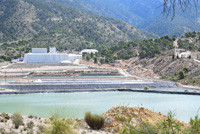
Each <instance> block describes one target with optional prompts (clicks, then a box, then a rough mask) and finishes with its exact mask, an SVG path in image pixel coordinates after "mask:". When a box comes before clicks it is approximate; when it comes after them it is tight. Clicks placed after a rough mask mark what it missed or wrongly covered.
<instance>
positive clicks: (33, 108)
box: [0, 92, 200, 122]
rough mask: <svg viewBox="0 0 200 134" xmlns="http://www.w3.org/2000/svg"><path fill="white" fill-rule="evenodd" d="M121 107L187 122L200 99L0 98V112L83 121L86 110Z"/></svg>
mask: <svg viewBox="0 0 200 134" xmlns="http://www.w3.org/2000/svg"><path fill="white" fill-rule="evenodd" d="M120 105H125V106H129V107H134V106H143V107H145V108H148V109H150V110H153V111H155V112H161V113H163V114H167V113H168V112H169V111H170V110H171V111H175V113H176V117H175V118H177V119H179V120H181V121H185V122H188V121H189V119H190V117H194V116H195V115H196V114H197V111H198V109H199V108H200V96H192V95H168V94H154V93H134V92H84V93H52V94H26V95H0V112H8V113H14V112H20V113H21V114H23V115H30V114H33V115H36V116H40V117H49V116H50V113H51V111H53V112H54V111H62V112H65V113H66V115H65V116H66V117H73V118H83V117H84V113H85V112H87V111H91V112H92V113H97V114H101V113H103V112H106V111H107V110H108V109H110V108H112V107H113V106H120ZM56 109H57V110H56Z"/></svg>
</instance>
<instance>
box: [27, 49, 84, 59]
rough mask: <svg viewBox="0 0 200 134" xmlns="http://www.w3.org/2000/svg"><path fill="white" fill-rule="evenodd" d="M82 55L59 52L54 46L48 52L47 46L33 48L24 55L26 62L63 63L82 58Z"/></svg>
mask: <svg viewBox="0 0 200 134" xmlns="http://www.w3.org/2000/svg"><path fill="white" fill-rule="evenodd" d="M81 58H82V55H76V54H67V53H57V52H56V48H55V47H52V48H50V49H49V53H47V48H32V53H27V54H25V55H24V63H62V62H66V63H67V61H74V60H76V59H81Z"/></svg>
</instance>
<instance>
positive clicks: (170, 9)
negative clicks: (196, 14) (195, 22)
mask: <svg viewBox="0 0 200 134" xmlns="http://www.w3.org/2000/svg"><path fill="white" fill-rule="evenodd" d="M198 1H199V0H163V5H162V6H163V12H162V14H163V15H166V16H168V15H169V14H171V13H172V19H173V18H174V17H175V11H176V9H177V6H179V7H180V9H181V10H182V11H183V12H184V11H186V10H187V9H191V8H192V7H193V6H194V7H195V9H196V11H197V6H198Z"/></svg>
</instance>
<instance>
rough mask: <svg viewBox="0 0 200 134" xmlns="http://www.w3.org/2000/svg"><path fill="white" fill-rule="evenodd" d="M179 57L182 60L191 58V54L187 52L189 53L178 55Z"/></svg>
mask: <svg viewBox="0 0 200 134" xmlns="http://www.w3.org/2000/svg"><path fill="white" fill-rule="evenodd" d="M178 56H179V57H180V58H188V57H189V56H191V52H190V51H187V52H181V53H180V54H178Z"/></svg>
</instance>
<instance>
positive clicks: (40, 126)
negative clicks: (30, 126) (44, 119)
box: [37, 125, 46, 133]
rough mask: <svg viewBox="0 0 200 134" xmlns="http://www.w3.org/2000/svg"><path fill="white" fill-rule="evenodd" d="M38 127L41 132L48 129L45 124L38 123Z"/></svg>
mask: <svg viewBox="0 0 200 134" xmlns="http://www.w3.org/2000/svg"><path fill="white" fill-rule="evenodd" d="M37 127H38V129H39V132H40V133H44V132H45V130H46V128H45V126H44V125H38V126H37Z"/></svg>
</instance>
